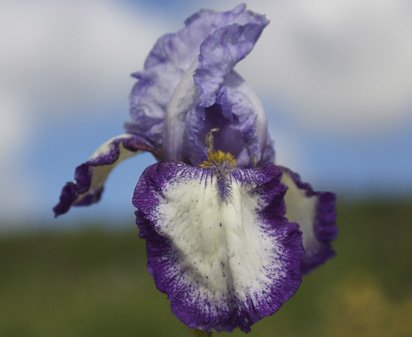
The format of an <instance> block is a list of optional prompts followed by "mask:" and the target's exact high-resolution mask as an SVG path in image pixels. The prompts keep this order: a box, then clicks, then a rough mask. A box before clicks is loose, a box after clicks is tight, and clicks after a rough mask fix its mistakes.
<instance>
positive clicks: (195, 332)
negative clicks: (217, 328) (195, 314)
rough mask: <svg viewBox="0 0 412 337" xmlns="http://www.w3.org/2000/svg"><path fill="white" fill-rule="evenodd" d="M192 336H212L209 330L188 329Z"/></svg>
mask: <svg viewBox="0 0 412 337" xmlns="http://www.w3.org/2000/svg"><path fill="white" fill-rule="evenodd" d="M190 331H191V335H192V336H193V337H212V333H211V332H207V331H201V330H190Z"/></svg>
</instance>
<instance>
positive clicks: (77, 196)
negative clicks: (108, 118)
mask: <svg viewBox="0 0 412 337" xmlns="http://www.w3.org/2000/svg"><path fill="white" fill-rule="evenodd" d="M122 151H123V152H125V153H126V152H128V154H126V155H124V157H130V156H131V155H133V154H134V153H137V152H138V151H148V152H151V153H153V155H154V156H157V157H160V156H161V154H160V153H159V152H158V151H157V150H156V149H155V148H154V147H153V146H152V145H151V144H150V143H149V142H148V141H146V140H145V139H143V138H142V137H138V136H134V135H122V136H119V137H115V138H114V139H113V140H111V141H109V143H107V144H104V145H103V146H102V147H101V148H100V149H99V150H98V151H97V152H96V153H95V154H94V155H92V157H91V158H90V159H89V160H88V161H86V162H85V163H83V164H81V165H79V166H78V167H77V168H76V170H75V179H74V182H68V183H66V185H65V186H64V187H63V189H62V192H61V194H60V200H59V202H58V203H57V205H56V206H54V208H53V212H54V214H55V216H59V215H62V214H64V213H66V212H68V211H69V209H70V208H71V206H88V205H91V204H93V203H96V202H98V201H99V200H100V198H101V195H102V193H103V190H104V182H105V180H106V178H107V176H108V175H109V173H110V171H111V170H112V169H113V168H114V166H115V165H116V164H117V162H118V161H119V160H123V159H124V158H120V156H121V152H122Z"/></svg>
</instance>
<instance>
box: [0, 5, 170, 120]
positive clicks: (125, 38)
mask: <svg viewBox="0 0 412 337" xmlns="http://www.w3.org/2000/svg"><path fill="white" fill-rule="evenodd" d="M153 22H155V24H154V23H153ZM159 22H160V20H150V17H148V16H147V15H145V13H143V12H141V11H140V10H139V9H138V8H136V7H127V6H126V5H125V4H124V3H120V2H114V1H105V0H102V1H97V0H96V1H80V0H75V1H47V0H46V1H35V2H34V1H33V2H26V1H5V2H2V3H1V10H0V43H1V50H2V51H1V53H0V75H1V76H0V84H3V85H6V86H7V87H8V89H9V91H13V92H14V93H15V94H16V96H18V97H19V98H20V99H21V100H23V101H24V102H26V103H28V104H30V105H31V106H32V107H33V108H32V110H31V111H30V113H35V114H36V115H41V114H46V115H47V117H48V118H50V117H53V116H54V117H55V118H61V117H62V116H59V115H58V113H59V112H60V113H62V112H63V111H64V112H67V111H68V110H69V111H70V112H71V113H73V112H74V113H75V111H76V107H84V106H88V105H94V106H95V105H96V102H97V105H100V106H104V105H105V104H113V102H115V103H118V102H125V103H124V104H125V107H127V94H128V92H129V90H130V88H131V85H132V83H133V80H132V79H131V78H130V77H129V74H130V73H131V72H133V71H135V70H137V69H140V68H141V66H142V64H143V61H144V58H145V57H146V55H147V52H148V51H149V50H150V48H151V46H152V45H153V43H154V42H155V41H156V38H157V37H158V36H159V35H160V34H161V33H163V32H164V29H162V28H160V26H161V24H160V23H159ZM124 113H125V118H126V115H127V111H125V112H124ZM39 117H40V118H41V116H39ZM49 122H50V120H49Z"/></svg>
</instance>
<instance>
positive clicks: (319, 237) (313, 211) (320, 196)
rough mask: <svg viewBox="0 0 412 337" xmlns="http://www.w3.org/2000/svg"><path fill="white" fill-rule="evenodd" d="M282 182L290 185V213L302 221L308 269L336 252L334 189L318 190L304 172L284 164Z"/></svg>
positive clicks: (304, 264)
mask: <svg viewBox="0 0 412 337" xmlns="http://www.w3.org/2000/svg"><path fill="white" fill-rule="evenodd" d="M282 171H283V176H282V183H283V184H285V185H286V186H287V187H288V190H287V192H286V195H285V202H286V217H287V218H288V220H289V221H292V222H296V223H297V224H299V227H300V230H301V231H302V240H303V247H304V249H305V255H304V257H303V261H302V272H303V273H307V272H309V271H311V270H312V269H313V268H315V267H317V266H319V265H320V264H322V263H323V262H325V261H326V260H328V259H329V258H331V257H333V256H334V255H335V252H334V250H333V248H332V245H331V241H333V240H335V238H336V236H337V234H338V231H337V227H336V196H335V194H333V193H331V192H315V191H314V190H313V188H312V186H310V185H309V184H308V183H305V182H302V180H301V178H300V176H299V175H298V174H297V173H295V172H293V171H291V170H289V169H287V168H283V167H282Z"/></svg>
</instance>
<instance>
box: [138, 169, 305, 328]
mask: <svg viewBox="0 0 412 337" xmlns="http://www.w3.org/2000/svg"><path fill="white" fill-rule="evenodd" d="M223 171H225V172H221V171H219V169H218V170H217V171H216V170H214V169H211V168H208V169H203V168H194V167H191V166H188V165H186V164H184V163H181V162H159V163H157V164H155V165H152V166H150V167H149V168H147V169H146V171H145V172H144V173H143V175H142V177H141V178H140V180H139V182H138V184H137V186H136V189H135V193H134V198H133V204H134V206H135V207H136V208H137V211H136V222H137V225H138V227H139V233H140V236H141V237H142V238H144V239H146V242H147V254H148V269H149V271H150V273H151V274H152V276H153V278H154V280H155V283H156V286H157V288H158V289H159V290H160V291H162V292H164V293H166V294H167V296H168V298H169V300H170V302H171V307H172V311H173V312H174V313H175V315H176V316H177V317H178V318H179V319H180V320H182V321H183V322H184V323H185V324H186V325H188V326H189V327H191V328H196V329H201V330H206V331H222V330H223V331H232V330H233V329H235V328H236V327H239V328H240V329H242V330H243V331H245V332H247V331H250V326H251V325H252V324H253V323H255V322H257V321H259V320H260V319H262V318H263V317H265V316H268V315H271V314H273V313H274V312H275V311H277V310H278V309H279V307H280V306H281V304H282V303H284V302H285V301H287V300H288V299H289V298H290V297H291V296H292V295H293V294H294V293H295V291H296V289H297V287H298V286H299V284H300V279H301V271H300V263H301V259H302V254H303V247H302V243H301V233H300V231H299V230H298V226H297V225H296V224H293V223H290V222H288V221H287V220H286V218H285V217H284V213H285V206H284V200H283V197H284V194H285V191H286V187H285V186H284V185H283V184H281V182H280V179H281V172H280V170H279V169H278V168H277V167H275V166H274V165H268V166H266V167H265V168H263V169H245V170H241V169H233V170H230V171H226V170H223ZM222 185H223V186H222Z"/></svg>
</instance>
